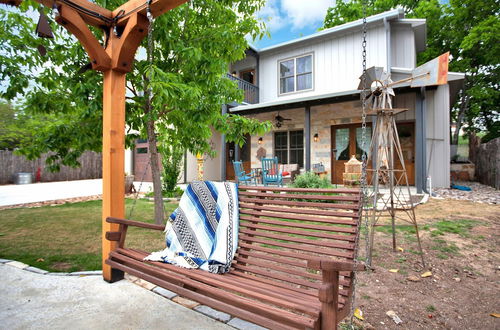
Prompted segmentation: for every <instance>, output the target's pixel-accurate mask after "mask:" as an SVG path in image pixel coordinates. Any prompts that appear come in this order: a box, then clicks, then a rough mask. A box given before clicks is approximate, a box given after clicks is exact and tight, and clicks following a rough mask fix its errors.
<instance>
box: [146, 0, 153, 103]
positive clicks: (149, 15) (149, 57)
mask: <svg viewBox="0 0 500 330" xmlns="http://www.w3.org/2000/svg"><path fill="white" fill-rule="evenodd" d="M151 2H152V0H149V1H148V7H147V12H146V16H147V18H148V21H149V24H148V49H147V61H148V64H149V68H148V77H147V84H148V86H147V93H148V113H149V112H150V111H151V100H152V98H153V88H152V87H151V80H152V78H153V47H154V45H153V14H152V13H151Z"/></svg>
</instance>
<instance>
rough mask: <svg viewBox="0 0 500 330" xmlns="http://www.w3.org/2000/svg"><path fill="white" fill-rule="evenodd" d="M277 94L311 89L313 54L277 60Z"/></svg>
mask: <svg viewBox="0 0 500 330" xmlns="http://www.w3.org/2000/svg"><path fill="white" fill-rule="evenodd" d="M278 71H279V95H283V94H288V93H294V92H300V91H307V90H311V89H313V54H307V55H301V56H297V57H293V58H289V59H286V60H281V61H278Z"/></svg>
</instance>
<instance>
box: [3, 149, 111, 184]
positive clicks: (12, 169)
mask: <svg viewBox="0 0 500 330" xmlns="http://www.w3.org/2000/svg"><path fill="white" fill-rule="evenodd" d="M49 155H50V154H43V155H42V157H41V158H39V159H36V160H27V159H26V158H25V157H24V156H17V155H14V153H13V152H12V151H10V150H0V184H8V183H13V182H14V179H15V175H16V173H20V172H25V173H31V174H33V182H35V180H36V178H37V171H38V169H40V181H41V182H50V181H68V180H84V179H99V178H102V155H101V153H96V152H92V151H87V152H85V153H84V154H83V155H82V156H81V157H80V158H79V162H80V164H81V166H80V167H77V168H73V167H69V166H61V170H60V171H59V172H49V171H48V170H46V169H45V160H46V159H47V157H48V156H49Z"/></svg>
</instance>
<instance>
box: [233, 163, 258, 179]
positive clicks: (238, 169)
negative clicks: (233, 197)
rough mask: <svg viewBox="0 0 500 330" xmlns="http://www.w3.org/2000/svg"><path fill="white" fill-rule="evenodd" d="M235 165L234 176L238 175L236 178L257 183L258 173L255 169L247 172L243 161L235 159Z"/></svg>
mask: <svg viewBox="0 0 500 330" xmlns="http://www.w3.org/2000/svg"><path fill="white" fill-rule="evenodd" d="M233 167H234V176H235V177H236V180H237V182H238V183H242V182H243V183H245V184H249V183H253V184H254V185H257V175H256V174H255V173H254V171H253V170H252V171H250V172H249V173H246V172H245V169H244V168H243V163H242V162H241V161H234V160H233Z"/></svg>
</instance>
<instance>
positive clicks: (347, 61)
mask: <svg viewBox="0 0 500 330" xmlns="http://www.w3.org/2000/svg"><path fill="white" fill-rule="evenodd" d="M385 45H386V33H385V29H384V26H383V25H376V26H371V27H370V29H369V31H368V34H367V55H368V57H367V67H370V66H374V65H375V66H383V67H385V66H386V63H387V55H386V49H387V47H385ZM361 52H362V47H361V34H360V31H354V32H353V31H350V32H349V31H347V33H346V34H343V35H333V36H329V37H328V38H325V39H321V40H311V41H309V42H304V43H299V44H297V45H288V46H286V47H280V48H277V49H271V50H269V51H265V50H263V51H262V52H261V54H260V64H259V71H260V75H259V86H260V102H261V103H262V102H271V101H277V100H287V99H293V98H297V97H306V96H313V95H321V94H326V93H334V92H341V91H346V90H354V89H356V88H357V87H358V84H359V79H358V77H359V76H360V75H361V73H362V63H361V62H362V57H361ZM307 54H312V55H313V88H312V90H308V91H299V92H295V93H289V94H285V95H279V77H278V75H279V66H278V63H279V61H281V60H284V59H288V58H293V57H296V56H302V55H307Z"/></svg>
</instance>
